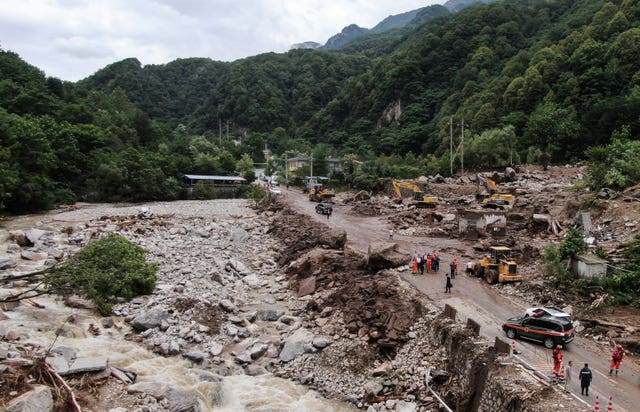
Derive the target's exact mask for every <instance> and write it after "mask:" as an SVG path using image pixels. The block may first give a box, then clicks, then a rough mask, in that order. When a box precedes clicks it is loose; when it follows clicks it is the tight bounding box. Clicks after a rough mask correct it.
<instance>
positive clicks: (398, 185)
mask: <svg viewBox="0 0 640 412" xmlns="http://www.w3.org/2000/svg"><path fill="white" fill-rule="evenodd" d="M391 184H392V185H393V189H394V190H395V191H396V195H397V196H398V198H400V199H402V193H401V192H400V189H410V190H412V191H413V197H412V202H411V204H412V205H415V206H416V207H436V206H438V204H439V203H440V202H439V201H438V198H437V197H435V196H425V195H424V193H423V192H422V190H420V188H419V187H418V186H416V185H414V184H413V183H410V182H402V181H399V180H391Z"/></svg>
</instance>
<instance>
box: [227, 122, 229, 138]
mask: <svg viewBox="0 0 640 412" xmlns="http://www.w3.org/2000/svg"><path fill="white" fill-rule="evenodd" d="M228 141H229V121H228V120H227V142H228Z"/></svg>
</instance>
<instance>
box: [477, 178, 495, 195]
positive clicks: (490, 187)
mask: <svg viewBox="0 0 640 412" xmlns="http://www.w3.org/2000/svg"><path fill="white" fill-rule="evenodd" d="M476 178H477V179H478V181H479V182H480V183H482V185H483V186H484V188H485V189H487V192H488V193H489V194H490V195H493V194H495V193H498V186H497V185H496V182H494V181H493V180H491V179H489V178H488V177H484V176H482V175H481V174H476Z"/></svg>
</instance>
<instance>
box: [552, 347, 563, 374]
mask: <svg viewBox="0 0 640 412" xmlns="http://www.w3.org/2000/svg"><path fill="white" fill-rule="evenodd" d="M562 357H563V356H562V345H558V346H556V348H555V349H554V350H553V379H554V380H557V379H558V377H559V375H560V368H561V367H562Z"/></svg>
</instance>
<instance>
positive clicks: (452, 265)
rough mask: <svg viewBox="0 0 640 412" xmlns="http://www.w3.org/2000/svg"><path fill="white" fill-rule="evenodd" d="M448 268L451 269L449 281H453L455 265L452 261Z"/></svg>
mask: <svg viewBox="0 0 640 412" xmlns="http://www.w3.org/2000/svg"><path fill="white" fill-rule="evenodd" d="M449 268H450V269H451V271H450V273H449V276H451V279H455V278H456V263H455V262H454V261H451V263H449Z"/></svg>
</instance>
